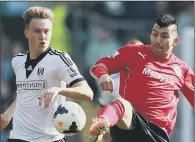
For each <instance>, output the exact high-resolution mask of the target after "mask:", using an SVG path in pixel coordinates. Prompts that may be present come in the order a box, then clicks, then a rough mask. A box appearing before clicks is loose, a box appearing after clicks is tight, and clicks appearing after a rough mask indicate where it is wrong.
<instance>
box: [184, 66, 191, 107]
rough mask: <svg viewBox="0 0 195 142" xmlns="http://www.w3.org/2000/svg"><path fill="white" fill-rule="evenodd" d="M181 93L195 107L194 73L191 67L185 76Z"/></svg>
mask: <svg viewBox="0 0 195 142" xmlns="http://www.w3.org/2000/svg"><path fill="white" fill-rule="evenodd" d="M181 91H182V93H183V94H184V96H185V97H186V98H187V100H188V101H189V102H190V104H191V105H192V106H193V107H194V73H193V71H192V69H191V68H190V67H189V68H188V70H187V73H186V75H185V82H184V85H183V87H182V89H181Z"/></svg>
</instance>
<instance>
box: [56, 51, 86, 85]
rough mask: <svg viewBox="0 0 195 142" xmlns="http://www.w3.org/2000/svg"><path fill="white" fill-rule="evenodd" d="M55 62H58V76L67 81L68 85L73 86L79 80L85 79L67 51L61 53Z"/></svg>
mask: <svg viewBox="0 0 195 142" xmlns="http://www.w3.org/2000/svg"><path fill="white" fill-rule="evenodd" d="M55 62H56V64H57V69H56V73H57V75H58V77H60V78H61V80H62V81H65V82H66V84H68V86H70V87H71V86H73V85H74V84H76V83H77V82H79V81H83V80H85V79H84V77H83V76H82V75H81V74H80V72H79V70H78V67H77V66H76V64H75V63H74V62H73V61H72V59H71V57H70V56H69V55H68V54H67V53H61V54H60V55H59V56H58V60H57V61H55Z"/></svg>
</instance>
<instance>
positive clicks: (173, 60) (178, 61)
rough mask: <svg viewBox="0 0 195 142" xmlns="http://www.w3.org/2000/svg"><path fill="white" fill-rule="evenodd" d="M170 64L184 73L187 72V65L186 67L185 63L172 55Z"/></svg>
mask: <svg viewBox="0 0 195 142" xmlns="http://www.w3.org/2000/svg"><path fill="white" fill-rule="evenodd" d="M172 62H173V63H174V64H177V66H178V67H180V68H181V69H182V70H184V71H187V70H188V68H189V65H187V63H185V62H184V61H183V60H181V59H180V58H179V57H177V56H176V55H175V54H173V53H172Z"/></svg>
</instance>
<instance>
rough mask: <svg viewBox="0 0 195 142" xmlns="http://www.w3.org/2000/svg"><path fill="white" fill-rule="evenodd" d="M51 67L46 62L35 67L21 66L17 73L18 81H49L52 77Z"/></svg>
mask: <svg viewBox="0 0 195 142" xmlns="http://www.w3.org/2000/svg"><path fill="white" fill-rule="evenodd" d="M51 66H52V65H50V66H49V65H48V63H45V62H42V63H39V64H36V65H34V66H33V65H31V64H29V65H28V66H26V65H25V64H21V65H20V66H19V68H18V70H17V72H16V81H28V80H47V79H48V78H49V77H50V76H51V75H52V70H51V68H52V67H51Z"/></svg>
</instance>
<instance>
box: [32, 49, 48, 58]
mask: <svg viewBox="0 0 195 142" xmlns="http://www.w3.org/2000/svg"><path fill="white" fill-rule="evenodd" d="M46 49H47V48H45V49H43V50H34V49H32V48H29V51H30V59H37V58H38V57H39V56H40V55H41V54H42V53H43V52H44V51H45V50H46Z"/></svg>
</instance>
